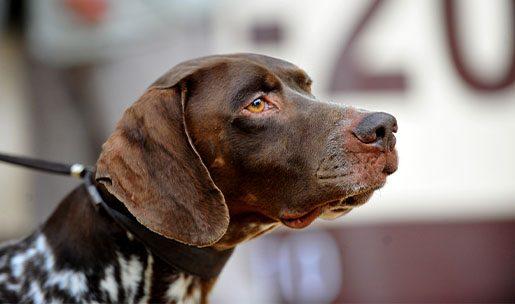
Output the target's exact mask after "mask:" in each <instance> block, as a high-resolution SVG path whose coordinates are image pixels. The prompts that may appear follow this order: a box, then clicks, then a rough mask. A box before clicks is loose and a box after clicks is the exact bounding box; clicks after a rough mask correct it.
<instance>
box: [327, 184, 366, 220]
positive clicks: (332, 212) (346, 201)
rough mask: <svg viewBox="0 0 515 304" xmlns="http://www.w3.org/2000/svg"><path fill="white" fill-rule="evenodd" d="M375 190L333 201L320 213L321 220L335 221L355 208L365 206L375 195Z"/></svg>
mask: <svg viewBox="0 0 515 304" xmlns="http://www.w3.org/2000/svg"><path fill="white" fill-rule="evenodd" d="M374 191H375V190H368V191H365V192H362V193H360V194H356V195H351V196H349V197H346V198H343V199H340V200H336V201H333V202H331V203H329V204H327V205H326V207H325V208H324V210H323V211H322V212H321V213H320V216H319V218H321V219H324V220H334V219H336V218H339V217H341V216H344V215H345V214H347V213H349V212H351V211H352V209H354V208H355V207H358V206H361V205H363V204H365V203H366V202H367V201H368V200H369V199H370V198H371V197H372V194H373V193H374Z"/></svg>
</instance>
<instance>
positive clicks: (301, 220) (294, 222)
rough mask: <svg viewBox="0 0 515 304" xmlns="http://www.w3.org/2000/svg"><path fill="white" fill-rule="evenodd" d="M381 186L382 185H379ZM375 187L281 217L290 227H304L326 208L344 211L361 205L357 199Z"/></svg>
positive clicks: (369, 192) (371, 191)
mask: <svg viewBox="0 0 515 304" xmlns="http://www.w3.org/2000/svg"><path fill="white" fill-rule="evenodd" d="M377 188H380V187H377ZM374 190H375V189H369V190H366V191H363V192H360V193H356V194H353V195H350V196H347V197H345V198H341V199H337V200H333V201H330V202H327V203H324V204H323V205H320V206H318V207H315V208H313V209H312V210H311V211H309V212H306V213H302V214H299V213H284V214H283V215H282V216H281V217H280V218H279V219H280V220H281V222H282V223H283V224H284V225H285V226H287V227H290V228H294V229H302V228H305V227H307V226H309V225H310V224H311V223H312V222H314V221H315V220H316V219H317V218H318V217H319V216H320V215H321V214H322V213H324V212H325V211H326V210H333V211H336V210H338V209H341V210H338V212H340V211H344V212H346V213H347V212H349V211H350V210H352V209H353V208H354V207H357V206H359V205H360V204H359V203H358V204H355V200H356V199H358V198H360V197H361V196H362V195H369V194H371V193H373V192H374Z"/></svg>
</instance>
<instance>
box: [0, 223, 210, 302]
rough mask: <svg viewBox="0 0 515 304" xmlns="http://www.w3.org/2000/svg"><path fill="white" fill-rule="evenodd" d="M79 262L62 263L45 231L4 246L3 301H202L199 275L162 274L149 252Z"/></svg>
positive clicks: (0, 254)
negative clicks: (107, 259)
mask: <svg viewBox="0 0 515 304" xmlns="http://www.w3.org/2000/svg"><path fill="white" fill-rule="evenodd" d="M70 254H73V253H70ZM95 263H97V264H95ZM99 264H100V265H99ZM75 266H76V265H67V264H66V263H64V264H63V263H60V261H59V260H58V259H57V258H56V256H55V255H54V252H53V249H52V247H51V246H50V245H49V243H48V241H47V238H46V237H45V235H44V234H42V233H36V234H34V235H33V236H31V237H29V238H28V239H26V240H24V241H22V242H19V243H16V244H12V245H8V246H5V247H2V248H0V302H33V303H75V302H90V303H95V302H97V303H119V302H122V303H148V302H170V303H199V302H200V300H201V282H200V280H199V279H198V278H197V277H194V276H191V275H187V274H184V273H167V274H164V275H163V273H162V272H160V269H159V268H160V267H159V265H156V263H155V261H154V258H153V256H152V255H151V254H150V253H148V252H146V251H143V252H142V251H141V250H135V251H134V252H130V250H129V252H127V251H124V252H115V253H114V254H113V258H112V259H111V260H110V261H109V262H108V263H106V262H105V261H102V262H97V261H91V265H89V266H88V265H80V267H75Z"/></svg>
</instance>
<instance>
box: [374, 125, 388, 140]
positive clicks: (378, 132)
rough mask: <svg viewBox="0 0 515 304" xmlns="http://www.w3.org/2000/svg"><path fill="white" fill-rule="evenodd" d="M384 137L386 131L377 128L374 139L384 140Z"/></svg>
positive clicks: (382, 128)
mask: <svg viewBox="0 0 515 304" xmlns="http://www.w3.org/2000/svg"><path fill="white" fill-rule="evenodd" d="M385 135H386V129H385V128H384V127H383V126H381V127H379V128H377V130H376V138H378V139H379V138H384V136H385Z"/></svg>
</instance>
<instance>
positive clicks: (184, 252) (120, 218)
mask: <svg viewBox="0 0 515 304" xmlns="http://www.w3.org/2000/svg"><path fill="white" fill-rule="evenodd" d="M87 175H89V176H87ZM84 181H85V184H86V188H87V190H88V193H89V194H90V197H91V199H92V200H93V202H94V204H95V205H96V206H98V205H100V206H101V207H102V208H103V209H104V210H105V211H106V213H107V214H108V215H109V216H110V217H111V218H112V219H113V220H114V221H115V222H116V223H117V224H118V225H120V226H122V228H124V229H125V230H127V231H128V232H130V233H131V234H133V235H134V236H135V237H136V238H137V239H138V240H139V241H140V242H142V243H143V244H144V245H145V246H146V247H147V248H148V249H149V250H150V252H151V253H152V254H154V255H155V256H157V257H159V258H160V259H162V260H163V261H164V262H165V263H167V264H168V265H170V266H171V267H173V268H175V269H177V270H180V271H184V272H187V273H190V274H193V275H196V276H199V277H200V278H202V279H205V280H209V279H212V278H215V277H217V276H218V275H219V274H220V272H221V271H222V268H223V267H224V266H225V263H226V262H227V260H229V258H230V257H231V254H232V253H233V249H228V250H224V251H218V250H215V249H213V248H207V247H204V248H199V247H195V246H191V245H186V244H183V243H180V242H177V241H175V240H172V239H168V238H166V237H164V236H161V235H159V234H157V233H154V232H152V231H150V230H149V229H148V228H146V227H145V226H143V225H142V224H140V223H139V222H138V221H137V220H136V219H135V218H134V216H133V215H132V214H131V213H129V211H128V210H127V209H126V208H125V206H124V205H123V204H122V203H121V202H120V201H119V200H118V199H116V197H114V196H113V195H112V194H110V193H109V192H108V191H107V190H106V189H105V187H103V186H102V185H99V184H95V182H94V180H93V174H92V173H91V172H88V173H86V176H84Z"/></svg>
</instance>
